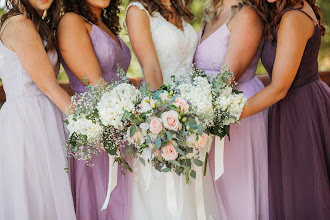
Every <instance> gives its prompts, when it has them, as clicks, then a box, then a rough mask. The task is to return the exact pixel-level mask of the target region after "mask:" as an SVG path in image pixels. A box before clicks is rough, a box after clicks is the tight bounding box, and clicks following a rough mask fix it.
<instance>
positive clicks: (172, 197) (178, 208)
mask: <svg viewBox="0 0 330 220" xmlns="http://www.w3.org/2000/svg"><path fill="white" fill-rule="evenodd" d="M179 178H180V183H179V186H177V188H179V191H180V192H179V193H178V195H179V198H177V194H176V192H175V188H176V187H175V184H174V174H173V173H172V172H168V173H165V181H166V196H167V209H168V211H169V212H170V213H171V215H172V219H173V220H179V219H181V215H182V211H183V184H182V177H179Z"/></svg>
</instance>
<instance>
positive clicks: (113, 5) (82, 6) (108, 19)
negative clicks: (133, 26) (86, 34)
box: [63, 0, 121, 34]
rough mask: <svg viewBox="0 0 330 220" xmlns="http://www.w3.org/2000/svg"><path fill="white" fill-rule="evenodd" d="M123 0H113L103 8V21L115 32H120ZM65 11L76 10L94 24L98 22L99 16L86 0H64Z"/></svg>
mask: <svg viewBox="0 0 330 220" xmlns="http://www.w3.org/2000/svg"><path fill="white" fill-rule="evenodd" d="M120 5H121V0H111V1H110V4H109V6H108V7H106V8H103V9H102V13H101V19H102V21H103V23H104V24H105V25H106V26H107V27H108V28H109V29H110V30H111V31H112V32H113V33H115V34H118V33H119V32H120V29H121V28H120V24H119V16H118V14H119V13H120ZM63 10H64V12H75V13H77V14H79V15H81V16H83V17H84V18H86V19H87V20H89V21H90V22H92V23H93V24H97V22H98V21H97V17H96V16H95V15H94V14H93V12H92V10H91V8H90V6H89V5H88V4H87V2H86V0H63Z"/></svg>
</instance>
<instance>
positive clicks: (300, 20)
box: [278, 10, 315, 39]
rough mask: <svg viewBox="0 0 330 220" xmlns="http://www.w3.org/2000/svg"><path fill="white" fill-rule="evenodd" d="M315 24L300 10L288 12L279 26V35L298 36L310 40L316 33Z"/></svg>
mask: <svg viewBox="0 0 330 220" xmlns="http://www.w3.org/2000/svg"><path fill="white" fill-rule="evenodd" d="M314 29H315V24H314V22H313V21H312V19H310V18H309V17H308V16H307V15H306V14H304V13H303V12H301V11H298V10H291V11H288V12H286V13H285V14H284V15H283V17H282V19H281V22H280V25H279V31H278V32H279V34H286V35H291V34H297V35H300V36H301V37H302V38H307V39H308V38H310V37H311V36H312V34H313V33H314Z"/></svg>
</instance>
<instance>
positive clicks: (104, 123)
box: [65, 69, 141, 171]
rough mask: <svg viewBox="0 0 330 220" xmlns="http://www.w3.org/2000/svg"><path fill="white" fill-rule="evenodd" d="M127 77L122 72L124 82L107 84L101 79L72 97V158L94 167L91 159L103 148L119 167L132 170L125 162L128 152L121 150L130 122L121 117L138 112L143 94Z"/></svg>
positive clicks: (69, 127)
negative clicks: (137, 107)
mask: <svg viewBox="0 0 330 220" xmlns="http://www.w3.org/2000/svg"><path fill="white" fill-rule="evenodd" d="M125 75H126V73H124V71H123V70H122V69H119V76H120V77H121V80H119V81H113V82H111V83H109V84H107V83H105V82H104V80H103V79H101V80H100V82H99V83H98V84H97V85H96V86H92V85H88V86H86V90H87V91H86V92H84V93H81V94H75V95H74V96H72V98H71V106H70V107H72V106H73V108H74V109H75V112H74V113H73V114H71V115H69V116H67V120H66V121H65V122H66V123H67V133H68V139H67V143H66V146H67V149H68V155H69V156H73V157H74V158H76V159H78V160H84V161H86V163H87V164H88V165H90V166H92V165H93V164H92V163H91V159H92V157H93V156H95V155H97V154H98V153H100V152H101V148H104V149H105V150H106V151H107V153H108V154H110V155H112V156H114V157H115V161H116V162H118V163H119V165H121V166H123V167H124V168H126V169H128V170H129V171H132V169H131V167H130V166H129V165H128V163H127V162H126V161H125V156H126V155H125V152H123V153H122V152H121V151H120V149H121V148H122V147H123V146H125V144H126V142H125V139H124V135H123V131H125V128H126V127H127V124H125V123H127V122H125V120H122V118H125V115H126V114H128V113H132V112H135V106H136V104H137V103H138V102H139V101H140V99H141V93H140V91H139V90H138V89H136V88H135V87H134V86H133V85H131V84H129V83H128V80H127V78H126V77H125ZM85 80H86V79H85Z"/></svg>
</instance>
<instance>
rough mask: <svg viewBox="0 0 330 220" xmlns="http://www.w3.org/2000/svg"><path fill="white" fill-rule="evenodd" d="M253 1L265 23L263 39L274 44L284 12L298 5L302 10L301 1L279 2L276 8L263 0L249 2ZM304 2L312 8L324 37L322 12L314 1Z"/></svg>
mask: <svg viewBox="0 0 330 220" xmlns="http://www.w3.org/2000/svg"><path fill="white" fill-rule="evenodd" d="M250 1H253V2H254V4H255V5H256V7H257V8H258V10H259V11H260V12H261V16H262V19H263V20H264V23H265V37H266V39H268V40H269V41H272V42H274V40H275V34H276V33H275V32H274V30H276V29H277V28H278V24H279V23H280V20H281V17H282V15H283V13H284V12H285V10H288V9H291V8H293V7H295V6H296V5H298V4H300V5H301V7H300V8H302V7H303V6H304V1H303V0H281V1H280V3H279V4H278V7H277V5H276V4H275V3H269V2H267V1H265V0H250ZM306 2H307V3H308V4H309V5H310V6H311V7H312V9H313V11H314V13H315V16H316V18H317V22H318V25H319V29H320V31H321V35H322V36H324V34H325V28H324V26H323V25H322V23H321V19H322V12H321V9H320V8H319V7H318V6H317V5H315V2H316V0H306Z"/></svg>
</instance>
